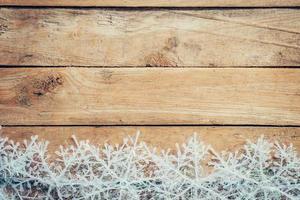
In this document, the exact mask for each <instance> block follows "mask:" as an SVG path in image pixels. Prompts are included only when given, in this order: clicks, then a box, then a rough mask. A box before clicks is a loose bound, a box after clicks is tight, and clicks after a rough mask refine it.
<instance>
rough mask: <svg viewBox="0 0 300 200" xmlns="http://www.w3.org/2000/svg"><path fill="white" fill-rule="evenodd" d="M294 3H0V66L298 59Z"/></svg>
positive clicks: (298, 15) (299, 27)
mask: <svg viewBox="0 0 300 200" xmlns="http://www.w3.org/2000/svg"><path fill="white" fill-rule="evenodd" d="M299 33H300V10H299V9H233V10H232V9H226V10H211V9H209V10H160V9H158V10H144V11H141V10H129V11H125V10H122V9H121V10H106V9H80V10H79V9H13V8H9V9H8V8H1V9H0V65H9V66H17V65H34V66H109V67H114V66H121V67H122V66H128V67H131V66H134V67H135V66H184V67H185V66H186V67H191V66H195V67H196V66H197V67H201V66H231V67H240V66H299V64H300V34H299Z"/></svg>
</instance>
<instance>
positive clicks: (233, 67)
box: [0, 65, 300, 69]
mask: <svg viewBox="0 0 300 200" xmlns="http://www.w3.org/2000/svg"><path fill="white" fill-rule="evenodd" d="M0 68H3V69H18V68H33V69H34V68H43V69H46V68H51V69H54V68H103V69H106V68H110V69H118V68H120V69H126V68H130V69H132V68H142V69H145V68H148V69H152V68H154V69H155V68H168V69H184V68H189V69H198V68H199V69H213V68H216V69H222V68H224V69H239V68H245V69H256V68H258V69H300V65H299V66H280V65H279V66H175V67H174V66H155V67H148V66H80V65H67V66H63V65H58V66H57V65H54V66H51V65H0Z"/></svg>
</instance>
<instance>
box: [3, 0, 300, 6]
mask: <svg viewBox="0 0 300 200" xmlns="http://www.w3.org/2000/svg"><path fill="white" fill-rule="evenodd" d="M0 5H14V6H112V7H114V6H116V7H119V6H125V7H140V6H141V7H148V6H149V7H153V6H154V7H270V6H272V7H277V6H281V7H282V6H300V1H299V0H251V1H249V0H80V1H79V0H0Z"/></svg>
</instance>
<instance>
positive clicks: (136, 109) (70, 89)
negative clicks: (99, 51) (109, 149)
mask: <svg viewBox="0 0 300 200" xmlns="http://www.w3.org/2000/svg"><path fill="white" fill-rule="evenodd" d="M299 94H300V69H282V68H280V69H278V68H269V69H267V68H264V69H254V68H243V69H241V68H223V69H222V68H105V69H101V68H2V69H1V70H0V124H2V125H54V124H55V125H116V124H121V125H128V124H131V125H133V124H140V125H143V124H154V125H159V124H237V125H238V124H254V125H300V95H299Z"/></svg>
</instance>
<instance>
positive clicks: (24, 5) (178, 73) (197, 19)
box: [0, 0, 300, 151]
mask: <svg viewBox="0 0 300 200" xmlns="http://www.w3.org/2000/svg"><path fill="white" fill-rule="evenodd" d="M299 6H300V0H252V1H249V0H143V1H142V0H81V1H79V0H0V124H1V125H3V127H2V130H1V132H2V135H5V136H8V137H10V138H11V139H14V140H23V139H24V138H29V137H30V136H31V135H39V136H40V137H41V138H43V139H47V140H49V141H50V142H51V143H50V151H54V150H55V148H57V146H58V145H60V144H66V143H67V142H68V141H69V140H70V137H71V135H73V134H74V135H76V136H77V137H79V138H80V139H89V140H91V141H92V142H93V143H97V144H102V143H104V142H111V143H117V142H120V141H121V140H122V137H123V136H125V135H128V134H130V135H134V134H135V133H136V131H137V130H140V131H141V132H142V136H141V137H142V139H143V140H145V141H146V142H148V143H150V144H153V145H156V146H159V147H161V148H167V147H168V148H172V147H173V146H174V144H175V143H181V142H184V141H185V139H186V138H187V137H188V136H190V135H192V134H193V133H194V132H197V133H199V134H200V135H201V137H202V139H203V140H204V141H205V142H207V143H210V144H212V146H213V147H214V148H216V149H217V150H229V149H230V150H231V149H235V148H238V147H240V146H241V145H242V144H243V143H244V142H245V140H246V139H255V138H257V137H259V136H260V135H262V134H264V135H265V137H267V138H269V139H271V140H274V139H276V140H280V141H281V142H284V143H290V142H292V143H294V145H295V146H296V148H297V149H298V150H300V69H299V66H300V10H299Z"/></svg>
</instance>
